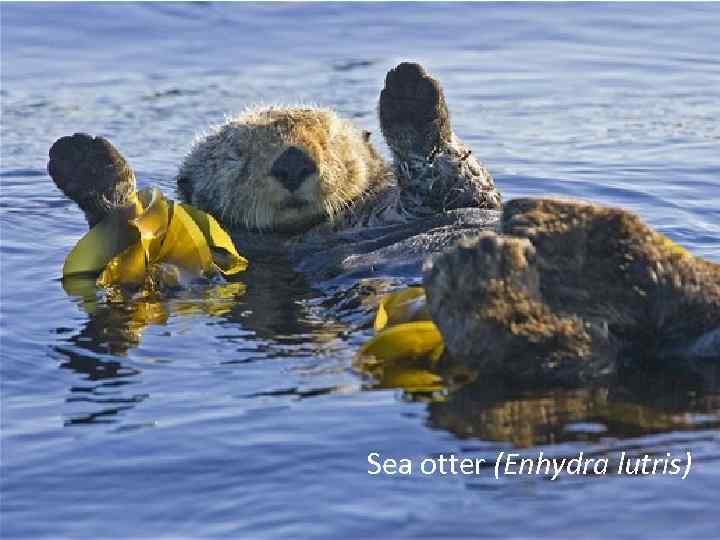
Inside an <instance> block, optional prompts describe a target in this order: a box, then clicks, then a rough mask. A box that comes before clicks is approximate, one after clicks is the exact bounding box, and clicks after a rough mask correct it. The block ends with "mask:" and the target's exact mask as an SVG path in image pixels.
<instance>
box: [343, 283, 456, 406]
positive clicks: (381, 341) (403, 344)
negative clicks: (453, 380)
mask: <svg viewBox="0 0 720 540" xmlns="http://www.w3.org/2000/svg"><path fill="white" fill-rule="evenodd" d="M373 328H374V330H375V336H374V337H373V338H372V339H370V341H368V342H367V343H366V344H365V345H363V347H362V348H361V349H360V351H359V352H358V354H357V356H356V358H355V364H356V365H357V366H358V367H360V369H362V370H363V371H365V372H367V373H370V374H372V375H373V376H374V377H375V378H376V379H377V380H378V382H379V385H380V386H381V387H388V388H403V389H404V390H406V391H409V392H437V391H440V390H442V389H443V388H444V384H443V378H442V377H441V376H440V375H438V374H437V373H436V372H435V371H436V370H435V367H436V366H437V362H438V360H439V359H440V358H441V356H442V354H443V352H444V350H445V346H444V343H443V338H442V335H441V334H440V330H439V329H438V328H437V326H436V325H435V323H433V322H432V320H431V318H430V313H429V311H428V308H427V302H426V298H425V290H424V289H423V288H422V287H409V288H406V289H401V290H399V291H396V292H394V293H391V294H389V295H387V296H385V297H384V298H383V299H382V300H381V301H380V304H379V305H378V310H377V314H376V316H375V322H374V324H373Z"/></svg>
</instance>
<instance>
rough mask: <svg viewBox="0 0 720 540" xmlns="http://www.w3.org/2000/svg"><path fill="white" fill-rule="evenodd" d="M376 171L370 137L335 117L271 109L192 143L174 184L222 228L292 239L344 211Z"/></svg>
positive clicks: (254, 112)
mask: <svg viewBox="0 0 720 540" xmlns="http://www.w3.org/2000/svg"><path fill="white" fill-rule="evenodd" d="M381 164H382V161H381V159H380V157H379V156H378V154H377V152H376V151H375V150H374V149H373V147H372V145H371V144H370V143H369V141H368V134H367V133H365V132H363V131H361V130H360V129H358V128H357V127H355V126H354V125H352V124H351V123H350V122H348V121H346V120H342V119H340V118H339V117H337V116H336V115H335V114H334V113H333V112H331V111H328V110H323V109H315V108H299V107H298V108H274V107H273V108H266V109H256V110H251V111H248V112H246V113H245V114H242V115H240V116H238V117H236V118H233V119H231V120H229V121H228V122H227V123H225V124H224V125H223V126H221V127H220V128H219V129H217V130H216V131H215V133H213V134H211V135H209V136H207V137H204V138H202V139H200V140H199V141H197V143H196V144H195V147H194V148H193V150H192V151H191V153H190V155H189V156H188V157H187V158H186V160H185V162H184V163H183V165H182V167H181V170H180V174H179V177H178V182H179V184H180V188H181V191H182V192H183V194H184V195H185V197H186V198H187V199H188V200H189V201H190V202H191V203H192V204H195V205H197V206H199V207H201V208H204V209H206V210H208V211H209V212H211V213H213V214H214V215H215V216H216V217H217V218H219V219H220V220H221V221H222V222H223V223H224V224H225V225H227V226H230V227H242V228H246V229H252V230H261V231H279V232H286V233H297V232H302V231H304V230H306V229H308V228H310V227H311V226H313V225H315V224H317V223H320V222H322V221H328V220H330V221H331V220H332V219H333V218H334V217H335V216H336V215H337V214H338V213H339V212H341V211H342V210H344V209H346V208H349V207H350V206H351V205H352V204H353V203H354V202H355V201H356V200H357V199H359V198H360V197H361V196H362V195H363V193H365V192H367V190H368V189H369V188H370V187H371V186H372V185H373V183H375V182H377V181H378V179H379V178H380V177H382V171H381Z"/></svg>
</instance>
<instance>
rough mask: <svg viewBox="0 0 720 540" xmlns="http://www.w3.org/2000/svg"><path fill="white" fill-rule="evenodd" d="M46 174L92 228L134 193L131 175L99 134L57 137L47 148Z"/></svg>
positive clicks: (133, 177)
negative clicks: (82, 214) (75, 205)
mask: <svg viewBox="0 0 720 540" xmlns="http://www.w3.org/2000/svg"><path fill="white" fill-rule="evenodd" d="M49 154H50V161H49V162H48V173H49V174H50V176H51V177H52V179H53V181H54V182H55V185H56V186H57V187H58V188H59V189H60V190H61V191H62V192H63V193H64V194H65V195H67V197H69V198H70V199H72V200H73V201H74V202H75V203H77V205H78V206H80V208H81V209H82V210H83V212H85V217H86V219H87V221H88V224H89V225H90V226H91V227H92V226H93V225H95V224H96V223H98V222H99V221H100V220H102V218H103V217H104V216H105V215H106V214H107V213H108V211H109V210H110V209H112V208H114V207H122V206H126V205H127V204H128V202H129V197H130V196H131V195H132V194H133V193H134V192H135V187H136V184H135V174H134V173H133V170H132V168H131V167H130V166H129V165H128V163H127V161H125V158H123V156H122V155H121V154H120V152H119V151H118V150H117V149H116V148H115V147H114V146H113V145H112V143H110V141H108V140H107V139H105V138H103V137H92V136H90V135H87V134H85V133H76V134H75V135H72V136H67V137H61V138H60V139H58V140H57V141H56V142H55V144H53V145H52V147H51V148H50V153H49Z"/></svg>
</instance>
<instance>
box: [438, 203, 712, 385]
mask: <svg viewBox="0 0 720 540" xmlns="http://www.w3.org/2000/svg"><path fill="white" fill-rule="evenodd" d="M501 232H502V233H503V234H504V235H507V236H498V235H497V234H495V233H492V232H488V233H485V234H484V235H482V236H481V237H480V238H479V239H477V240H475V241H472V242H469V243H465V244H461V245H459V246H457V247H455V248H452V249H451V250H449V251H448V252H447V253H446V254H443V255H442V256H440V257H438V258H437V259H436V260H435V261H434V262H433V264H432V265H430V266H429V267H428V268H427V269H426V274H425V284H426V288H427V290H428V298H429V302H430V308H431V312H432V314H433V318H434V320H435V321H436V322H437V323H438V324H439V326H440V328H441V330H442V332H443V335H444V337H445V339H446V343H447V346H448V349H449V350H450V352H451V354H452V355H453V356H454V357H457V358H464V359H466V360H468V361H469V362H470V363H471V364H473V365H477V366H482V367H483V368H488V367H489V368H492V369H496V370H499V371H502V372H506V373H507V374H509V376H510V377H511V378H513V377H517V378H521V379H522V378H528V377H540V378H542V377H543V376H547V377H548V378H552V379H553V380H559V381H562V380H567V381H573V380H577V379H583V378H593V377H594V376H597V374H598V373H610V372H612V371H613V369H614V367H615V362H616V358H617V354H618V352H619V351H621V350H622V351H625V352H628V351H632V354H634V355H640V356H646V357H648V358H663V357H673V356H680V357H692V356H704V355H712V354H713V352H712V350H711V351H705V350H703V343H704V341H703V339H705V340H706V341H707V340H708V336H710V335H711V334H712V333H713V332H717V331H719V330H718V329H720V266H719V265H717V264H713V263H711V262H708V261H705V260H702V259H700V258H698V257H694V256H693V255H691V254H690V253H688V252H687V251H686V250H684V249H683V248H681V247H680V246H678V245H677V244H675V243H673V242H672V241H671V240H669V239H668V238H666V237H664V236H663V235H661V234H659V233H657V232H655V231H653V230H652V229H651V228H650V227H648V226H647V225H645V224H644V223H643V222H642V221H641V220H640V218H638V217H637V216H636V215H634V214H632V213H630V212H627V211H625V210H621V209H616V208H606V207H602V206H599V205H594V204H588V203H582V202H577V201H564V200H552V199H539V200H536V199H517V200H513V201H510V202H508V203H507V204H506V206H505V208H504V211H503V218H502V223H501Z"/></svg>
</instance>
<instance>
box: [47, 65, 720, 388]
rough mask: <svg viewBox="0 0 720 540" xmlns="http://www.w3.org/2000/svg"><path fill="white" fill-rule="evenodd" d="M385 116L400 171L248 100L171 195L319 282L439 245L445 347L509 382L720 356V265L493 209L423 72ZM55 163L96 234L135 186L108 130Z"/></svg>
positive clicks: (547, 211) (579, 217)
mask: <svg viewBox="0 0 720 540" xmlns="http://www.w3.org/2000/svg"><path fill="white" fill-rule="evenodd" d="M378 109H379V117H380V127H381V131H382V133H383V135H384V137H385V140H386V142H387V144H388V146H389V148H390V150H391V152H392V157H393V162H392V164H388V163H386V162H385V161H384V160H383V159H382V158H381V157H380V155H379V153H378V152H377V151H376V150H375V149H374V147H373V145H372V143H371V142H370V140H369V139H370V137H369V134H368V133H366V132H363V131H361V130H360V129H358V128H357V127H355V126H354V125H353V124H352V123H350V122H349V121H347V120H344V119H341V118H339V117H338V116H337V115H336V114H335V113H334V112H332V111H330V110H326V109H316V108H303V107H290V108H279V107H270V108H263V109H250V110H248V111H247V112H245V113H244V114H242V115H240V116H238V117H236V118H233V119H231V120H229V121H228V122H226V123H225V124H223V125H222V126H220V127H219V128H216V129H214V130H213V131H212V132H211V133H210V134H209V135H207V136H204V137H201V138H199V139H198V140H197V141H196V142H195V144H194V146H193V148H192V150H191V151H190V153H189V155H188V156H187V157H186V159H185V160H184V162H183V163H182V165H181V166H180V172H179V174H178V178H177V181H178V191H179V193H180V194H181V196H182V197H183V198H184V199H185V200H186V201H187V202H190V203H191V204H193V205H195V206H197V207H199V208H201V209H203V210H206V211H208V212H210V213H211V214H213V215H215V217H217V218H218V219H219V220H220V221H221V222H223V223H224V224H225V225H226V226H227V227H229V228H231V229H233V239H234V240H235V242H236V243H237V244H238V245H239V246H238V247H240V249H241V251H244V252H246V253H247V252H248V251H250V252H256V253H260V254H262V253H263V252H267V251H270V250H271V249H281V250H284V251H286V252H287V253H289V254H290V258H291V260H292V262H293V264H294V265H295V266H296V267H297V268H298V269H300V270H301V271H303V272H304V273H306V274H307V275H308V276H310V278H311V280H312V281H313V282H315V283H326V282H327V281H328V280H329V279H330V278H332V277H333V276H336V275H343V276H345V277H348V276H350V277H352V278H355V279H359V278H361V277H369V276H382V277H386V278H392V277H397V276H400V277H401V278H405V279H406V278H408V276H415V277H416V278H417V277H419V275H420V267H421V265H422V262H423V261H424V260H426V259H428V258H430V256H431V255H433V254H436V255H437V254H439V255H437V256H435V257H434V258H430V262H428V263H427V264H426V270H425V277H424V285H425V288H426V290H427V294H428V299H429V307H430V311H431V313H432V315H433V319H434V320H435V322H436V323H437V324H438V326H439V327H440V329H441V331H442V333H443V337H444V338H445V341H446V344H447V350H448V352H449V355H450V356H451V357H454V358H455V359H458V360H461V361H463V362H465V363H466V364H468V365H470V366H472V367H476V368H480V369H484V370H486V371H489V372H494V373H499V374H501V375H504V376H506V378H508V379H517V380H523V381H528V380H532V379H534V378H535V379H536V378H543V379H548V380H556V381H559V382H566V381H570V382H572V381H580V380H588V379H592V378H597V377H601V376H607V375H609V374H612V373H613V372H614V370H615V368H616V366H617V358H618V355H619V352H621V351H626V350H628V349H631V350H633V351H636V350H638V349H639V348H642V347H644V346H647V345H648V344H652V347H650V348H649V349H648V350H651V351H652V352H653V353H655V354H657V355H659V356H665V355H680V356H685V357H688V356H712V355H716V356H717V355H720V309H719V308H720V292H719V290H720V268H719V267H718V265H714V264H712V263H709V262H707V261H703V260H701V259H698V258H696V257H693V256H692V255H690V254H688V253H687V252H685V251H684V250H682V249H680V248H678V247H677V246H675V245H674V244H673V243H672V242H670V241H669V240H667V239H665V238H664V237H662V236H660V235H659V234H657V233H655V232H654V231H652V230H651V229H649V228H648V227H647V226H645V225H644V224H642V223H641V222H640V221H639V220H638V219H637V218H636V217H635V216H633V215H632V214H629V213H627V212H625V211H622V210H611V209H604V208H601V207H598V206H595V205H590V204H581V203H569V202H559V201H550V200H537V201H531V200H520V201H511V202H510V203H508V204H506V205H505V208H504V210H503V213H502V219H500V218H501V213H500V209H501V207H502V204H501V197H500V194H499V193H498V191H497V189H496V188H495V184H494V181H493V179H492V177H491V176H490V174H489V173H488V172H487V170H486V169H485V168H484V167H483V166H482V164H481V163H480V162H479V161H478V160H477V158H476V156H475V155H474V154H473V153H472V152H471V150H470V149H469V148H468V147H467V146H466V145H465V144H464V143H463V142H462V141H461V140H460V139H459V137H458V136H457V135H456V134H455V133H454V132H453V130H452V127H451V123H450V116H449V113H448V108H447V104H446V102H445V98H444V95H443V91H442V88H441V86H440V85H439V83H438V82H437V81H436V80H435V79H433V78H432V77H430V76H429V75H428V74H427V73H426V72H425V70H424V69H423V68H422V67H421V66H419V65H418V64H411V63H403V64H400V65H399V66H397V67H396V68H394V69H393V70H391V71H390V72H389V73H388V75H387V77H386V81H385V87H384V88H383V90H382V92H381V94H380V100H379V108H378ZM48 169H49V172H50V175H51V176H52V178H53V180H54V181H55V183H56V184H57V186H58V187H59V188H60V189H61V190H62V191H63V192H64V193H65V194H66V195H67V196H68V197H70V198H71V199H73V200H74V201H76V202H77V203H78V205H79V206H80V208H81V209H82V210H83V211H84V213H85V216H86V218H87V221H88V223H89V224H90V225H91V226H92V225H93V224H94V223H97V222H98V221H99V220H100V219H102V217H103V216H104V215H106V214H107V213H108V212H110V211H113V209H115V208H117V207H121V206H123V205H125V204H127V201H128V199H129V194H130V193H131V192H132V191H134V190H135V177H134V174H133V172H132V169H131V168H130V166H129V165H128V164H127V162H126V161H125V160H124V159H123V157H122V156H121V154H120V153H119V152H118V151H117V150H116V149H115V148H114V147H113V146H112V144H111V143H110V142H109V141H107V140H106V139H103V138H100V137H97V138H93V137H90V136H88V135H84V134H76V135H73V136H71V137H63V138H61V139H59V140H58V141H57V142H56V143H55V144H54V145H53V146H52V148H51V149H50V162H49V165H48ZM497 233H500V234H505V235H509V236H498V234H497ZM458 241H460V243H459V244H458V245H455V244H456V243H457V242H458ZM453 246H454V247H453ZM251 260H252V255H251ZM686 313H689V314H691V316H690V317H687V318H685V317H683V315H684V314H686Z"/></svg>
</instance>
